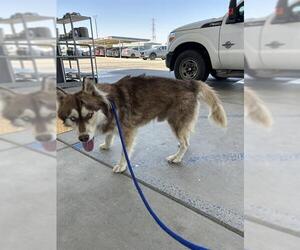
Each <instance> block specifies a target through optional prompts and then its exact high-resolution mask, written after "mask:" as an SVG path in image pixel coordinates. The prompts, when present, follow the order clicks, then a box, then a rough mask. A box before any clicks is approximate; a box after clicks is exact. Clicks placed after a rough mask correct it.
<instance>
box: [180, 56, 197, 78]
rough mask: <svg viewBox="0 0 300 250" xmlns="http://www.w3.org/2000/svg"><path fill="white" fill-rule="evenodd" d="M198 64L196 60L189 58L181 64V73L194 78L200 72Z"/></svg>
mask: <svg viewBox="0 0 300 250" xmlns="http://www.w3.org/2000/svg"><path fill="white" fill-rule="evenodd" d="M198 70H199V69H198V65H197V63H196V61H194V60H192V59H187V60H184V61H182V63H181V64H180V75H181V76H182V78H184V79H194V78H195V77H196V75H197V74H198Z"/></svg>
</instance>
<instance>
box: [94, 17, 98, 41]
mask: <svg viewBox="0 0 300 250" xmlns="http://www.w3.org/2000/svg"><path fill="white" fill-rule="evenodd" d="M93 17H94V21H95V28H96V38H99V36H98V25H97V18H98V15H94V16H93Z"/></svg>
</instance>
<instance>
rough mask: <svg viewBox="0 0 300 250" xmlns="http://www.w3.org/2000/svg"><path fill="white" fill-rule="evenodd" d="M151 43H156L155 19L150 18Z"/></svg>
mask: <svg viewBox="0 0 300 250" xmlns="http://www.w3.org/2000/svg"><path fill="white" fill-rule="evenodd" d="M152 41H153V42H155V41H156V31H155V19H154V18H152Z"/></svg>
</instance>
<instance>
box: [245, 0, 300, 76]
mask: <svg viewBox="0 0 300 250" xmlns="http://www.w3.org/2000/svg"><path fill="white" fill-rule="evenodd" d="M245 62H246V63H245V71H246V73H247V74H248V75H250V76H252V77H255V78H270V77H276V76H287V77H299V76H300V1H299V0H278V3H277V6H276V11H275V12H274V13H272V14H271V15H269V16H267V17H264V18H255V19H249V20H246V21H245Z"/></svg>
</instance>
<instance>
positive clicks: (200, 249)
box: [111, 102, 207, 250]
mask: <svg viewBox="0 0 300 250" xmlns="http://www.w3.org/2000/svg"><path fill="white" fill-rule="evenodd" d="M111 106H112V111H113V114H114V116H115V120H116V124H117V127H118V131H119V135H120V139H121V143H122V148H123V152H124V155H125V159H126V161H127V165H128V168H129V172H130V174H131V177H132V180H133V183H134V185H135V187H136V189H137V191H138V193H139V195H140V197H141V199H142V201H143V203H144V205H145V207H146V208H147V210H148V212H149V213H150V215H151V216H152V217H153V219H154V220H155V221H156V222H157V224H158V225H159V226H160V227H161V229H162V230H164V231H165V232H166V233H167V234H169V235H170V236H171V237H172V238H174V239H175V240H177V241H178V242H179V243H181V244H182V245H184V246H185V247H187V248H189V249H192V250H207V248H204V247H201V246H198V245H196V244H194V243H193V242H190V241H188V240H186V239H184V238H182V237H181V236H180V235H178V234H176V233H175V232H173V231H172V230H171V229H170V228H168V227H167V226H166V225H165V224H164V223H163V222H162V221H161V220H160V219H159V217H158V216H157V215H156V214H155V212H154V211H153V210H152V208H151V207H150V205H149V203H148V201H147V199H146V197H145V196H144V193H143V191H142V189H141V188H140V186H139V184H138V181H137V180H136V177H135V174H134V172H133V170H132V166H131V163H130V160H129V157H128V154H127V150H126V146H125V140H124V136H123V131H122V128H121V125H120V120H119V116H118V114H117V111H116V106H115V104H114V103H113V102H111Z"/></svg>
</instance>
